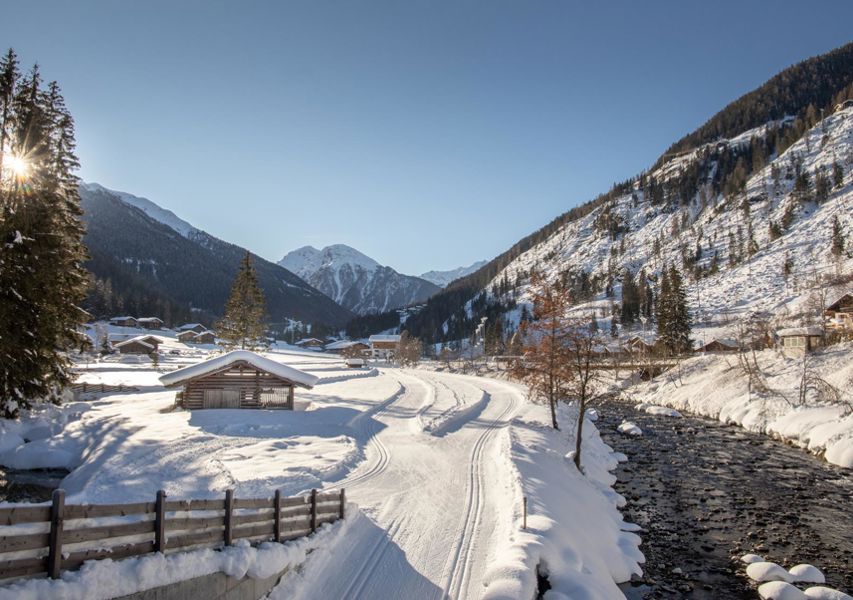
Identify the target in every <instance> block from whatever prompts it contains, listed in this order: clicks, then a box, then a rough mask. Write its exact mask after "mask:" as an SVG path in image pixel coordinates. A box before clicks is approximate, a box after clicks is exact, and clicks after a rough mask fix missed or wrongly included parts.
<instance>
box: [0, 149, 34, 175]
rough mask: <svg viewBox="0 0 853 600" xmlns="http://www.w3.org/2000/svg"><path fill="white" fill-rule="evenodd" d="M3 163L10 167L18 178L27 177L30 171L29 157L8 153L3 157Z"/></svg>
mask: <svg viewBox="0 0 853 600" xmlns="http://www.w3.org/2000/svg"><path fill="white" fill-rule="evenodd" d="M3 164H4V166H6V167H9V170H10V171H12V174H13V175H14V176H15V177H17V178H18V179H26V178H27V176H28V175H29V173H30V164H29V162H27V159H25V158H23V157H21V156H15V155H14V154H7V155H6V156H5V157H4V159H3Z"/></svg>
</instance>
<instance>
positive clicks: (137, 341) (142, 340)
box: [113, 336, 155, 350]
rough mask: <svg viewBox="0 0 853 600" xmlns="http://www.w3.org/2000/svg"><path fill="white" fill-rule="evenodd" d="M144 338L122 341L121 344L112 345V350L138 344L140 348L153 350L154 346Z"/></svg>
mask: <svg viewBox="0 0 853 600" xmlns="http://www.w3.org/2000/svg"><path fill="white" fill-rule="evenodd" d="M146 339H147V338H146V336H140V337H135V338H130V339H129V340H124V341H123V342H118V343H117V344H113V347H114V348H123V347H124V346H129V345H131V344H139V345H140V346H144V347H146V348H150V349H151V350H153V349H154V347H155V344H152V343H151V342H148V341H146Z"/></svg>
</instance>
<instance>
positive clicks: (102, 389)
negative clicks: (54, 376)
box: [71, 381, 139, 395]
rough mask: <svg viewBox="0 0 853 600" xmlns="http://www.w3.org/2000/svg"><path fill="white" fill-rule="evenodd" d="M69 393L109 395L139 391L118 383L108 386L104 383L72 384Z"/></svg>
mask: <svg viewBox="0 0 853 600" xmlns="http://www.w3.org/2000/svg"><path fill="white" fill-rule="evenodd" d="M71 391H72V392H74V395H80V394H88V393H92V394H109V393H113V392H138V391H139V389H138V388H135V387H133V386H132V385H124V384H122V383H120V384H119V385H109V384H106V383H87V382H85V381H84V382H81V383H74V384H72V385H71Z"/></svg>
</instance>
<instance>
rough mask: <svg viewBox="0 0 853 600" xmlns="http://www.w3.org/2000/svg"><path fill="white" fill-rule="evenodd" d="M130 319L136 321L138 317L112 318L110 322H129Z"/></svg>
mask: <svg viewBox="0 0 853 600" xmlns="http://www.w3.org/2000/svg"><path fill="white" fill-rule="evenodd" d="M128 319H133V320H134V321H136V317H112V318H111V319H110V321H127V320H128Z"/></svg>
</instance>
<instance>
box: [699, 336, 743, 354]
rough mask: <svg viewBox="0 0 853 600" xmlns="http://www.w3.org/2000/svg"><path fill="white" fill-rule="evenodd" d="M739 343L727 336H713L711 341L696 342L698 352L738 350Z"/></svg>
mask: <svg viewBox="0 0 853 600" xmlns="http://www.w3.org/2000/svg"><path fill="white" fill-rule="evenodd" d="M737 351H738V343H737V342H736V341H735V340H730V339H727V338H712V339H711V340H710V341H708V342H705V343H704V344H703V343H702V341H701V340H699V341H697V343H696V352H737Z"/></svg>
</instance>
